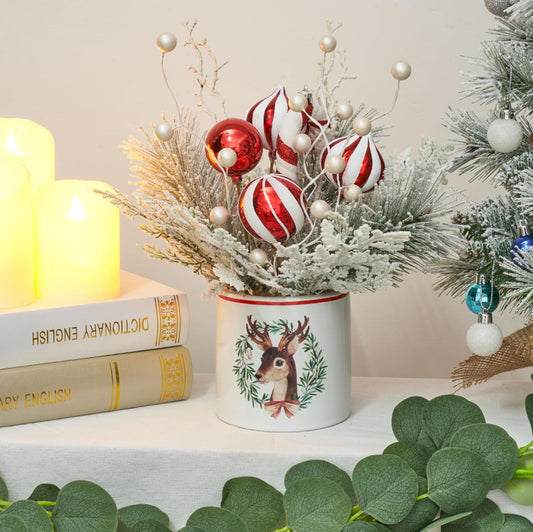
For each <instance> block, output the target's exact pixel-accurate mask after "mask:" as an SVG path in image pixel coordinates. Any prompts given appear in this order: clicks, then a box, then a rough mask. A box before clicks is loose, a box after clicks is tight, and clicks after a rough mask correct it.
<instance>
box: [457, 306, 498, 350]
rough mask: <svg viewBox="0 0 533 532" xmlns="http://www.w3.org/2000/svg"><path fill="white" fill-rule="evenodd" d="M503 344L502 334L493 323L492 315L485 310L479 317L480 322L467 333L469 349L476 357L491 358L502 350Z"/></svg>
mask: <svg viewBox="0 0 533 532" xmlns="http://www.w3.org/2000/svg"><path fill="white" fill-rule="evenodd" d="M502 342H503V335H502V332H501V331H500V328H499V327H498V326H497V325H495V324H494V323H492V314H491V313H490V312H489V311H488V310H487V309H483V311H482V312H480V313H479V315H478V322H477V323H474V325H472V326H471V327H470V328H469V329H468V331H467V333H466V344H467V345H468V348H469V349H470V350H471V351H472V353H474V354H476V355H479V356H489V355H493V354H494V353H496V351H498V349H500V347H501V346H502Z"/></svg>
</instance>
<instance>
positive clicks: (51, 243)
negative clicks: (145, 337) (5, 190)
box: [35, 179, 120, 303]
mask: <svg viewBox="0 0 533 532" xmlns="http://www.w3.org/2000/svg"><path fill="white" fill-rule="evenodd" d="M95 190H106V191H109V190H111V187H110V186H109V185H107V184H105V183H102V182H100V181H80V180H73V179H72V180H70V179H68V180H67V179H66V180H61V181H55V182H52V183H48V184H46V185H43V186H42V187H41V188H40V190H39V191H38V193H37V196H36V204H35V282H36V293H37V297H39V298H41V299H48V300H52V301H68V302H80V303H84V302H90V301H102V300H105V299H112V298H114V297H117V296H118V295H119V294H120V238H119V212H118V208H117V207H115V206H113V205H112V204H111V203H110V202H109V201H108V200H106V199H105V198H103V197H102V196H101V195H100V194H98V193H96V192H95Z"/></svg>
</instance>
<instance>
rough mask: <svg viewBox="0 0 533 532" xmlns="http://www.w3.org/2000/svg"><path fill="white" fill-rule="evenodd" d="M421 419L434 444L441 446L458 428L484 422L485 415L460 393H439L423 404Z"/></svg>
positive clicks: (444, 445) (445, 443)
mask: <svg viewBox="0 0 533 532" xmlns="http://www.w3.org/2000/svg"><path fill="white" fill-rule="evenodd" d="M422 421H423V426H424V428H425V430H426V432H427V433H428V434H429V435H430V437H431V439H432V440H433V442H434V443H435V445H436V446H437V447H438V448H442V447H446V446H448V445H449V443H450V439H451V437H452V435H453V434H454V433H455V432H456V431H457V430H458V429H460V428H461V427H464V426H465V425H472V424H474V423H484V422H485V416H484V415H483V412H482V411H481V409H480V408H479V406H477V405H476V404H475V403H473V402H472V401H469V400H468V399H465V398H464V397H461V396H460V395H440V396H439V397H435V398H434V399H431V401H428V402H427V404H426V405H425V406H424V408H423V411H422Z"/></svg>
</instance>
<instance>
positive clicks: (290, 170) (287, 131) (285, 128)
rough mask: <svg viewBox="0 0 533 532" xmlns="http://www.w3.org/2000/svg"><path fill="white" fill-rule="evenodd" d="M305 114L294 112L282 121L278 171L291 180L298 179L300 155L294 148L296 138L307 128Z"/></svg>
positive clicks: (277, 148) (278, 143)
mask: <svg viewBox="0 0 533 532" xmlns="http://www.w3.org/2000/svg"><path fill="white" fill-rule="evenodd" d="M304 116H305V115H304V114H303V113H301V112H296V111H292V110H290V109H289V112H288V113H287V114H286V115H285V118H283V120H282V121H281V127H280V129H279V135H278V141H277V145H276V171H277V172H278V173H280V174H282V175H284V176H286V177H288V178H290V179H296V173H297V170H298V153H297V152H296V150H295V149H294V147H293V143H294V138H295V137H296V135H298V134H300V133H301V132H302V131H303V130H304V128H305V121H304Z"/></svg>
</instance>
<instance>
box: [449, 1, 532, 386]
mask: <svg viewBox="0 0 533 532" xmlns="http://www.w3.org/2000/svg"><path fill="white" fill-rule="evenodd" d="M485 4H486V6H487V8H488V9H489V11H491V12H492V13H494V14H495V15H497V20H498V27H497V28H496V29H494V30H493V34H494V38H493V39H492V40H490V41H487V42H485V43H483V56H482V58H481V59H480V60H478V64H479V66H480V69H479V70H478V71H477V72H475V73H470V74H468V82H467V84H466V89H465V96H466V97H468V98H469V99H470V100H471V101H476V102H478V103H481V104H485V105H486V106H487V107H489V108H490V111H489V112H488V113H487V114H486V115H485V116H483V117H482V116H478V115H477V114H476V113H474V112H472V111H463V110H452V111H450V112H449V114H448V117H447V124H448V127H449V128H450V129H451V131H453V132H454V133H455V134H457V135H458V136H459V137H461V140H460V142H459V150H458V152H457V153H456V155H455V158H454V159H453V163H452V168H451V169H452V171H453V170H459V172H460V173H465V174H466V173H468V174H469V175H471V176H472V178H473V179H478V180H483V181H486V182H487V184H489V183H490V185H493V186H499V187H501V188H500V189H501V190H502V193H501V194H499V195H498V196H497V197H496V198H494V199H485V200H483V201H480V202H476V203H473V204H471V205H470V206H469V208H468V209H467V210H464V211H462V212H459V213H457V214H456V215H455V219H454V221H455V222H456V223H457V224H460V226H461V228H462V229H461V233H462V236H463V237H464V238H463V248H462V250H461V253H460V258H459V259H450V260H447V261H445V262H444V263H443V264H442V266H441V273H442V274H443V275H442V278H441V281H440V288H441V289H443V290H444V291H447V292H449V293H451V294H453V295H460V296H464V295H465V294H466V304H467V306H468V307H469V309H470V310H471V311H472V312H474V313H475V314H477V315H478V320H477V321H478V323H474V325H473V326H472V327H471V328H470V329H469V330H468V333H467V343H468V346H469V347H470V349H471V350H472V352H473V353H474V355H473V356H472V357H470V358H469V359H468V360H466V361H464V362H462V363H461V364H460V365H459V367H458V368H456V369H455V370H454V372H453V374H452V378H453V379H454V380H456V381H457V382H458V383H459V385H461V386H465V387H466V386H470V385H471V384H474V383H477V382H481V381H484V380H486V379H488V378H489V377H492V376H493V375H495V374H497V373H501V372H504V371H509V370H512V369H517V368H520V367H527V366H531V365H533V326H532V325H528V326H525V327H524V328H522V329H520V330H519V331H517V332H516V333H513V334H512V335H510V336H508V337H507V338H505V339H503V343H502V335H501V332H500V330H499V328H498V327H497V325H496V324H495V323H492V312H493V311H494V310H495V309H496V307H497V306H498V303H499V306H500V307H501V308H509V309H510V310H512V311H513V312H516V313H517V314H519V315H522V316H524V318H525V321H526V322H527V321H528V320H529V319H530V318H531V316H532V315H533V253H531V252H530V251H533V235H532V233H531V230H532V229H533V144H532V137H531V132H532V125H531V115H532V111H533V0H519V1H518V2H516V1H515V2H513V1H512V0H486V1H485ZM495 321H496V320H495ZM483 355H484V356H483Z"/></svg>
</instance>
